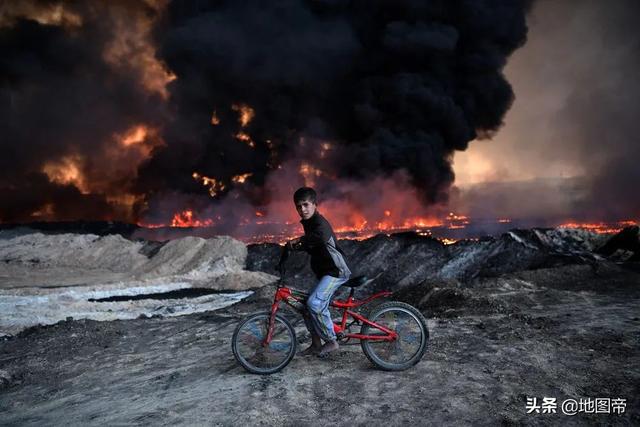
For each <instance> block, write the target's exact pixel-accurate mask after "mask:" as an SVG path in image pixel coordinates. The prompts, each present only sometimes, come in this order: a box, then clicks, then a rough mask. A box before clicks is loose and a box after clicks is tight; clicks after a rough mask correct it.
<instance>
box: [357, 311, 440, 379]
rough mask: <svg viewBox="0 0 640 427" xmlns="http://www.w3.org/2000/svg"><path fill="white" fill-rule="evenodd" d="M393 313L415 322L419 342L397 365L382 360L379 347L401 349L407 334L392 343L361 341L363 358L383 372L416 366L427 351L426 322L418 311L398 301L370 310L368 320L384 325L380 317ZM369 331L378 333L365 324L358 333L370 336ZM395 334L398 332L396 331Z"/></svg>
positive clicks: (427, 332)
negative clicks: (407, 317)
mask: <svg viewBox="0 0 640 427" xmlns="http://www.w3.org/2000/svg"><path fill="white" fill-rule="evenodd" d="M394 312H395V313H402V314H403V315H408V316H409V317H410V318H411V319H412V320H413V321H414V322H415V324H416V326H417V327H418V330H419V331H420V342H419V345H418V346H417V348H416V350H415V352H413V354H412V355H411V357H409V358H408V359H407V360H403V361H401V362H398V363H392V362H390V361H387V360H384V359H383V358H382V357H381V355H379V354H378V353H380V352H381V351H380V347H382V346H384V345H387V346H396V347H401V342H402V340H403V339H404V338H407V337H408V336H409V335H408V334H407V336H406V337H403V336H402V334H401V333H399V334H400V337H399V340H396V341H392V342H380V341H378V342H374V341H373V340H361V341H360V346H361V347H362V351H363V352H364V354H365V356H367V359H369V360H370V361H371V363H373V364H374V365H376V366H378V367H379V368H381V369H383V370H385V371H403V370H405V369H409V368H410V367H412V366H414V365H415V364H417V363H418V362H419V361H420V360H422V357H423V356H424V353H425V352H426V351H427V341H428V340H429V329H428V328H427V321H426V319H425V318H424V316H423V315H422V313H420V311H418V310H417V309H416V308H415V307H413V306H412V305H409V304H406V303H403V302H399V301H390V302H386V303H383V304H380V305H378V306H376V307H374V308H372V309H371V313H370V314H369V316H368V319H369V320H371V321H372V322H376V323H384V322H381V321H380V316H382V315H384V314H386V313H394ZM383 326H384V325H383ZM389 326H391V325H389ZM390 329H393V328H390ZM371 331H378V329H376V328H373V327H371V326H369V325H367V324H366V323H365V324H363V325H362V328H361V330H360V333H361V334H363V335H372V333H371ZM396 332H398V331H397V330H396Z"/></svg>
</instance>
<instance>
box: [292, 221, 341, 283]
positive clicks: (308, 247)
mask: <svg viewBox="0 0 640 427" xmlns="http://www.w3.org/2000/svg"><path fill="white" fill-rule="evenodd" d="M300 223H301V224H302V226H303V227H304V236H303V237H302V239H301V240H300V243H299V244H297V245H295V246H294V249H298V250H304V251H306V252H308V253H309V255H311V270H313V272H314V273H315V275H316V277H317V278H318V279H320V278H321V277H322V276H333V277H340V278H344V279H348V278H349V276H350V275H351V270H349V267H348V266H347V261H346V260H345V257H344V252H343V251H342V249H340V247H339V246H338V241H337V239H336V236H335V234H334V233H333V230H332V229H331V225H330V224H329V221H327V220H326V219H325V218H324V217H323V216H322V215H320V214H319V213H318V211H316V212H315V213H314V214H313V216H312V217H311V218H309V219H303V220H302V221H300Z"/></svg>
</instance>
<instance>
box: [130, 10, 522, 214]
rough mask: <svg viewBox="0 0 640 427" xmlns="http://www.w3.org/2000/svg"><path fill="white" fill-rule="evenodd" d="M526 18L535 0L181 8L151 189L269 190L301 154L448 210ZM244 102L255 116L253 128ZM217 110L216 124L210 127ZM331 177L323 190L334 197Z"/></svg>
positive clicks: (490, 118)
mask: <svg viewBox="0 0 640 427" xmlns="http://www.w3.org/2000/svg"><path fill="white" fill-rule="evenodd" d="M526 9H527V2H524V1H514V2H494V1H456V2H451V1H435V2H423V1H394V2H388V1H306V2H304V1H285V2H269V3H267V4H265V3H264V2H235V1H227V2H220V1H209V2H207V1H186V2H175V3H172V4H171V5H170V7H169V11H168V14H167V15H168V23H167V29H166V31H164V32H163V34H162V35H161V36H160V41H159V43H160V46H161V51H160V53H161V56H162V58H163V59H164V60H165V61H166V62H167V64H168V65H169V67H170V68H171V69H172V70H173V72H175V73H176V75H177V77H178V78H177V80H176V81H175V82H173V83H172V84H171V87H170V91H171V95H172V101H173V102H174V103H175V108H176V119H175V121H174V122H173V123H172V126H171V127H170V128H169V130H168V132H167V133H166V134H165V137H166V142H167V146H166V147H165V148H164V149H163V150H162V151H161V152H159V153H158V155H157V156H155V157H154V158H153V159H150V161H149V163H148V164H147V165H145V167H144V169H143V171H142V172H143V174H142V175H143V178H144V180H143V181H142V183H141V185H143V188H144V191H145V192H149V191H154V192H156V191H162V190H163V189H166V188H167V186H168V185H169V183H171V185H173V186H175V185H179V188H180V189H181V190H183V191H193V186H194V183H193V182H191V181H190V180H189V177H190V176H191V173H192V172H193V171H200V172H202V173H203V174H204V175H207V176H214V177H216V178H218V179H221V180H222V181H224V182H229V181H230V178H231V177H232V176H233V175H237V174H242V173H247V172H251V173H253V176H252V178H251V181H252V182H253V183H255V184H257V185H263V183H264V178H265V176H266V175H267V174H268V173H269V172H270V171H271V170H273V168H276V167H277V166H278V165H280V164H281V162H282V161H283V160H286V159H287V158H289V157H290V156H292V155H295V156H297V157H299V158H302V160H304V161H306V162H309V163H311V164H313V166H314V167H316V168H317V169H319V170H321V171H323V173H324V175H325V176H330V177H332V178H334V179H335V178H338V179H340V178H349V179H358V180H368V179H371V178H372V177H378V176H381V175H382V176H387V175H391V174H392V173H394V172H396V171H399V170H405V171H408V173H409V176H410V184H411V185H413V186H414V187H417V188H419V190H420V191H419V192H420V195H421V198H422V200H423V201H424V202H427V203H433V202H437V201H441V200H442V199H443V198H444V197H445V194H446V190H447V188H448V186H449V184H450V183H451V182H452V180H453V174H452V171H451V167H450V156H451V154H452V152H453V150H456V149H458V150H463V149H465V148H466V146H467V143H468V142H469V141H470V140H472V139H473V138H475V137H476V136H477V134H478V133H481V134H487V133H490V132H492V131H495V130H496V129H497V128H498V127H499V126H500V125H501V120H502V117H503V115H504V113H505V111H506V110H507V109H508V107H509V105H510V104H511V101H512V98H513V93H512V91H511V87H510V86H509V84H508V82H507V81H506V80H505V78H504V77H503V75H502V71H501V70H502V67H503V66H504V64H505V61H506V59H507V57H508V55H509V54H510V53H511V52H512V51H513V50H514V49H516V48H517V47H518V46H520V45H521V44H522V43H523V42H524V41H525V37H526V25H525V11H526ZM237 105H248V106H250V107H251V108H252V109H253V110H254V111H255V117H254V119H253V120H252V121H251V122H250V123H249V125H248V126H247V127H246V128H243V127H242V124H241V123H239V120H238V112H237V108H235V109H234V107H233V106H237ZM213 112H215V114H216V118H217V119H218V120H219V124H218V125H217V126H208V124H209V121H210V119H211V116H212V114H213ZM240 132H243V133H245V134H247V135H250V136H251V138H252V141H254V144H255V146H254V147H252V146H250V145H249V144H246V143H243V141H241V140H239V139H238V137H237V136H238V134H239V133H240ZM301 138H308V139H315V140H321V141H329V142H330V143H331V144H332V149H331V150H329V151H328V152H327V153H326V155H325V156H323V157H321V156H320V152H321V149H320V146H319V144H313V143H311V142H309V143H308V144H307V147H302V148H301V147H300V145H301ZM302 144H304V141H303V142H302ZM320 145H321V144H320ZM333 182H334V181H333V180H326V181H323V180H322V179H318V180H317V182H316V185H318V186H319V187H320V190H321V191H323V190H324V192H325V193H326V192H331V190H332V189H333V188H334V187H335V185H334V184H333Z"/></svg>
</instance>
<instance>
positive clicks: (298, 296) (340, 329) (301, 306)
mask: <svg viewBox="0 0 640 427" xmlns="http://www.w3.org/2000/svg"><path fill="white" fill-rule="evenodd" d="M354 292H355V289H354V288H351V292H350V293H349V297H348V298H347V300H346V301H340V300H336V301H332V302H331V303H330V306H331V307H334V308H338V309H342V319H341V321H340V323H336V322H333V330H334V331H335V332H336V334H342V333H344V331H345V330H346V328H347V318H348V317H351V318H353V319H355V320H357V321H359V322H361V323H363V324H367V325H369V326H371V327H373V328H375V329H378V330H380V331H382V332H384V333H385V334H384V335H363V334H351V333H346V334H344V335H343V336H342V338H354V339H359V340H372V341H393V340H395V339H397V337H398V334H397V333H396V332H395V331H392V330H391V329H388V328H385V327H384V326H382V325H379V324H377V323H375V322H372V321H371V320H369V319H367V318H366V317H364V316H362V315H361V314H359V313H356V312H355V311H353V310H351V309H353V308H356V307H360V306H362V305H364V304H367V303H369V302H371V301H373V300H374V299H376V298H381V297H388V296H389V295H391V294H393V292H390V291H382V292H378V293H376V294H374V295H371V296H370V297H369V298H367V299H364V300H361V301H358V300H355V299H354V298H353V294H354ZM308 296H309V294H308V293H307V292H303V291H299V290H296V289H291V288H288V287H286V286H285V284H284V283H282V282H281V283H279V284H278V288H277V290H276V294H275V297H274V299H273V304H271V315H270V316H269V330H268V333H267V336H266V337H265V339H264V341H263V342H262V345H263V346H264V347H267V346H268V345H269V343H270V342H271V338H272V335H273V328H274V325H275V317H276V313H277V312H278V309H279V308H280V303H281V302H284V303H285V304H287V305H288V306H290V307H291V308H293V309H294V310H295V311H297V312H298V313H300V314H301V315H303V316H304V315H305V311H306V310H307V307H306V303H305V302H306V298H307V297H308Z"/></svg>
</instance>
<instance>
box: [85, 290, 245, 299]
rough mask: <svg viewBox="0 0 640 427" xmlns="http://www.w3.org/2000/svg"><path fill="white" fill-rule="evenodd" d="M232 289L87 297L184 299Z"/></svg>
mask: <svg viewBox="0 0 640 427" xmlns="http://www.w3.org/2000/svg"><path fill="white" fill-rule="evenodd" d="M232 293H234V291H219V290H216V289H208V288H184V289H176V290H173V291H167V292H153V293H148V294H136V295H113V296H110V297H106V298H97V299H96V298H89V299H88V300H87V301H89V302H120V301H139V300H143V299H157V300H166V299H184V298H198V297H203V296H205V295H216V294H232Z"/></svg>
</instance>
